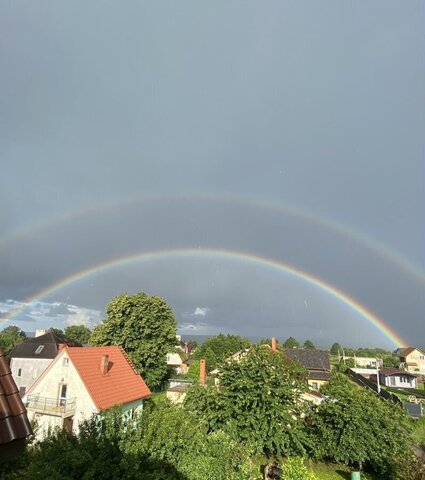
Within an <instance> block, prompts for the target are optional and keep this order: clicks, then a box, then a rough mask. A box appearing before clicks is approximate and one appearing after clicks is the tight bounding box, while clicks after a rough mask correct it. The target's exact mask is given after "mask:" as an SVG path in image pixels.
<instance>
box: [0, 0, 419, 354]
mask: <svg viewBox="0 0 425 480" xmlns="http://www.w3.org/2000/svg"><path fill="white" fill-rule="evenodd" d="M424 13H425V4H424V3H423V2H422V1H420V0H410V1H409V2H399V1H391V0H390V1H388V0H385V1H384V0H382V1H369V2H349V1H345V0H344V1H341V0H335V1H320V2H317V1H306V0H297V1H269V2H266V3H264V2H251V1H247V0H243V1H239V2H238V1H228V0H226V1H224V0H223V1H218V0H216V1H214V2H197V1H180V2H172V1H168V2H165V1H155V2H153V1H152V2H142V1H128V2H124V3H123V2H120V3H117V2H112V1H102V2H89V3H87V2H83V1H73V2H56V1H37V2H30V1H21V2H6V1H4V2H1V3H0V72H1V74H0V162H1V175H0V187H1V188H0V222H1V227H2V229H1V235H0V312H3V317H4V318H6V319H7V318H9V317H8V314H7V312H8V311H9V309H10V308H11V306H14V305H15V306H16V302H25V301H26V300H27V299H28V298H31V297H33V296H34V295H36V294H37V292H40V291H42V290H43V289H45V288H48V287H49V285H52V284H54V283H56V282H58V281H60V279H62V278H64V277H67V276H70V275H73V274H75V273H77V272H78V271H80V270H84V269H87V268H90V267H91V266H93V265H96V264H100V263H103V262H107V261H111V260H113V259H116V258H120V257H125V256H126V255H130V254H133V255H134V254H137V253H140V254H141V253H143V252H148V251H152V250H164V249H168V250H169V249H182V248H193V249H198V251H202V249H207V248H210V249H225V250H232V251H239V252H244V253H246V254H251V255H257V256H263V257H267V258H269V259H271V260H272V261H276V262H281V263H285V264H287V265H290V266H291V267H293V268H295V269H298V270H300V271H302V272H305V274H308V275H313V276H315V277H318V278H320V279H322V280H323V281H324V282H326V283H327V284H330V285H331V286H332V287H333V288H335V289H337V290H339V291H341V292H343V293H344V294H346V295H348V296H350V297H352V298H353V299H354V300H355V301H357V302H358V303H360V304H362V305H363V306H364V307H365V308H367V309H369V310H370V311H372V312H373V313H374V314H376V315H377V316H379V317H380V318H381V319H382V320H383V321H384V322H385V323H386V324H387V325H388V326H389V327H390V328H391V329H393V330H394V331H395V332H396V333H397V334H398V335H400V336H401V337H402V338H404V339H406V340H407V341H408V342H410V343H421V344H425V338H424V337H425V335H424V328H423V318H424V314H425V298H424V286H425V282H424V279H425V273H424V263H425V258H424V257H425V256H424V248H423V246H424V240H425V238H424V231H425V229H424V151H425V148H424V143H425V140H424V132H425V88H424V87H425V85H424V80H425V55H424V54H425V44H424V38H425V36H424V33H425V32H424V30H425V22H424ZM139 290H142V291H146V292H148V293H152V294H158V295H161V296H163V297H164V298H166V300H167V301H168V302H169V304H170V305H171V306H172V308H173V310H174V312H175V315H176V318H177V321H178V322H179V326H180V329H181V331H182V332H183V333H185V332H191V333H202V334H204V333H208V334H210V333H217V332H219V331H229V332H237V333H242V334H245V335H258V336H270V335H271V334H275V335H276V336H278V337H281V338H286V337H287V336H289V335H294V336H296V337H299V338H300V340H305V339H306V338H311V339H312V340H313V341H316V342H318V343H319V344H322V345H328V344H329V343H332V342H333V341H341V342H345V343H347V344H365V345H366V344H367V345H371V344H375V345H383V346H391V343H390V342H389V340H388V338H386V337H385V336H384V335H383V334H382V333H381V332H379V331H378V330H377V329H376V328H374V327H373V326H371V324H370V322H368V321H367V320H365V319H364V318H363V317H362V316H361V315H360V314H359V313H356V312H355V311H353V310H352V309H350V308H349V307H347V305H344V303H343V302H342V301H340V300H338V299H337V298H335V297H332V296H331V295H329V294H328V293H326V292H325V291H323V290H321V289H320V288H318V287H317V285H316V286H314V285H312V284H309V283H308V282H306V281H305V280H302V279H300V278H299V277H295V276H294V275H290V274H288V273H285V272H283V271H282V270H280V271H278V270H276V269H272V268H269V267H267V266H265V265H264V264H260V263H256V264H252V263H248V262H246V261H242V260H241V259H240V258H239V259H236V258H234V259H230V258H228V257H226V258H224V257H223V258H219V256H217V255H216V256H211V255H202V254H198V255H192V256H185V257H181V256H180V257H178V256H168V257H166V258H165V257H158V258H156V259H151V260H150V261H145V262H138V263H134V262H133V263H132V264H126V265H123V266H121V267H117V268H115V269H107V270H103V271H101V272H99V273H97V274H95V275H92V276H91V277H89V278H83V279H81V280H79V281H76V282H74V283H73V284H72V285H68V286H65V287H64V288H62V289H57V290H55V291H52V292H51V293H50V294H49V295H48V296H46V297H45V298H40V299H39V300H40V302H39V303H38V304H33V305H30V306H28V307H27V308H26V309H23V310H22V312H21V313H20V314H19V315H18V316H17V317H15V318H13V319H12V320H8V321H7V322H6V323H5V324H11V323H14V324H17V325H19V326H20V327H22V328H23V329H24V330H26V331H30V330H34V329H35V328H37V327H40V326H41V327H42V326H47V325H48V324H54V325H55V326H59V327H63V326H65V325H66V324H69V323H74V324H75V323H78V322H85V323H87V324H91V325H93V324H95V323H96V322H98V321H99V319H100V318H102V316H103V314H102V313H101V312H102V311H103V310H104V307H105V305H106V304H107V302H108V301H109V300H110V299H111V298H112V297H113V296H114V295H116V294H119V293H121V292H123V291H129V292H135V291H139Z"/></svg>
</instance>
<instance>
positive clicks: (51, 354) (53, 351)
mask: <svg viewBox="0 0 425 480" xmlns="http://www.w3.org/2000/svg"><path fill="white" fill-rule="evenodd" d="M59 345H67V346H69V347H81V346H82V345H81V343H78V342H75V341H74V340H71V339H70V338H67V337H59V336H58V335H56V334H55V333H54V332H53V331H52V330H48V331H47V333H45V334H44V335H40V336H39V337H35V338H27V339H26V340H25V342H23V343H20V344H19V345H17V346H16V347H15V348H14V349H13V350H12V351H11V353H10V355H9V356H10V358H55V357H56V355H57V353H58V350H59ZM41 346H43V348H40V349H39V350H38V351H39V353H35V352H36V351H37V349H38V348H39V347H41ZM40 350H41V351H40Z"/></svg>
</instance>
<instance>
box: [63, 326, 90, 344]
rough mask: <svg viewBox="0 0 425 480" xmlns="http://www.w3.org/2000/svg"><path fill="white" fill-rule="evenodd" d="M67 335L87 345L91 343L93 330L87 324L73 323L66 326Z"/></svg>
mask: <svg viewBox="0 0 425 480" xmlns="http://www.w3.org/2000/svg"><path fill="white" fill-rule="evenodd" d="M65 336H66V337H68V338H70V339H71V340H75V341H76V342H79V343H81V345H86V344H88V343H89V340H90V336H91V330H90V329H89V328H87V327H86V326H85V325H71V326H69V327H66V328H65Z"/></svg>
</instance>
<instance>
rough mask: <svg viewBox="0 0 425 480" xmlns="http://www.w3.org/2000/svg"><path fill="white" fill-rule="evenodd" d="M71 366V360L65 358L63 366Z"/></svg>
mask: <svg viewBox="0 0 425 480" xmlns="http://www.w3.org/2000/svg"><path fill="white" fill-rule="evenodd" d="M68 365H69V358H68V357H64V358H63V366H64V367H67V366H68Z"/></svg>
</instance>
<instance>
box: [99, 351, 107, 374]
mask: <svg viewBox="0 0 425 480" xmlns="http://www.w3.org/2000/svg"><path fill="white" fill-rule="evenodd" d="M108 365H109V356H108V355H102V358H101V359H100V373H101V374H102V375H108Z"/></svg>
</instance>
